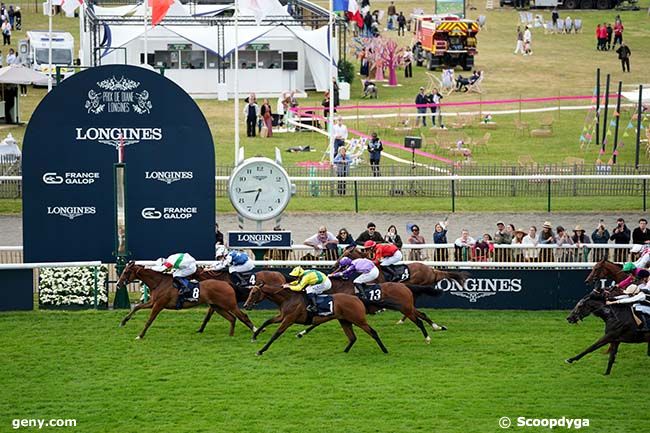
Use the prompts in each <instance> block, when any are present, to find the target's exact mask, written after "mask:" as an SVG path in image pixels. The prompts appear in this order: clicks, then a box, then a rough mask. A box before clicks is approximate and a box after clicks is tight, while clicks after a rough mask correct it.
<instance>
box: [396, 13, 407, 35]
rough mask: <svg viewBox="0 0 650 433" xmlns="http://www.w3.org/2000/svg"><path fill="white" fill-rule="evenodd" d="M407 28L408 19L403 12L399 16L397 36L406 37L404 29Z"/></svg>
mask: <svg viewBox="0 0 650 433" xmlns="http://www.w3.org/2000/svg"><path fill="white" fill-rule="evenodd" d="M405 27H406V17H405V16H404V14H403V13H402V12H400V13H399V15H398V16H397V36H404V28H405Z"/></svg>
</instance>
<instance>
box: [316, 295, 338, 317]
mask: <svg viewBox="0 0 650 433" xmlns="http://www.w3.org/2000/svg"><path fill="white" fill-rule="evenodd" d="M316 307H318V313H316V314H318V315H319V316H331V315H332V314H334V298H333V297H332V296H331V295H318V296H316Z"/></svg>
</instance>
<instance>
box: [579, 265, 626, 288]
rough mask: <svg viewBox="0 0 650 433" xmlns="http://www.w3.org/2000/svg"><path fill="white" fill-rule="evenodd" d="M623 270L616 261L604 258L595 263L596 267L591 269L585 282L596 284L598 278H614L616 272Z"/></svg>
mask: <svg viewBox="0 0 650 433" xmlns="http://www.w3.org/2000/svg"><path fill="white" fill-rule="evenodd" d="M619 272H621V267H620V266H619V265H617V264H616V263H613V262H610V261H609V260H607V259H602V260H601V261H599V262H598V263H596V264H595V265H594V268H593V269H592V270H591V272H590V273H589V275H588V276H587V278H586V279H585V283H587V284H590V285H591V284H594V283H595V282H596V281H598V280H602V279H606V278H607V277H609V278H614V276H615V275H616V274H618V273H619Z"/></svg>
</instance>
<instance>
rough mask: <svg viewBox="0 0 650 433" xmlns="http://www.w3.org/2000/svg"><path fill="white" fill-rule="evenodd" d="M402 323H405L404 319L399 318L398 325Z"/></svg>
mask: <svg viewBox="0 0 650 433" xmlns="http://www.w3.org/2000/svg"><path fill="white" fill-rule="evenodd" d="M402 324H404V321H403V320H402V319H399V320H398V321H397V323H396V325H402Z"/></svg>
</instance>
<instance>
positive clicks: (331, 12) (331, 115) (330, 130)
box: [327, 0, 336, 161]
mask: <svg viewBox="0 0 650 433" xmlns="http://www.w3.org/2000/svg"><path fill="white" fill-rule="evenodd" d="M329 3H330V4H329V6H330V10H329V23H328V27H329V32H328V33H329V35H328V37H329V50H328V52H329V66H328V71H329V74H328V75H329V76H330V80H329V82H330V105H329V113H328V116H327V117H328V119H327V131H328V137H329V148H328V149H329V151H330V161H334V157H335V156H336V155H334V122H333V119H334V77H336V75H335V71H334V70H333V69H334V65H333V63H334V54H333V51H334V3H333V0H329Z"/></svg>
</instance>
